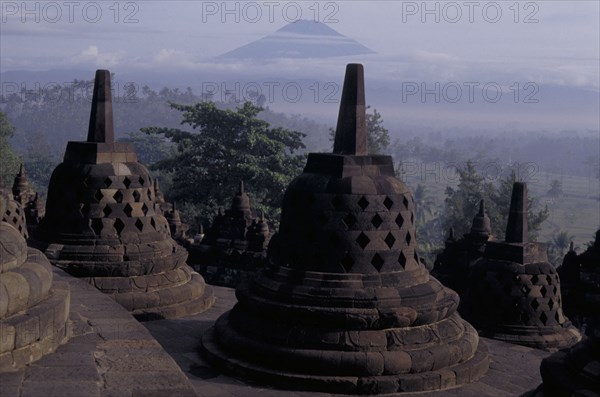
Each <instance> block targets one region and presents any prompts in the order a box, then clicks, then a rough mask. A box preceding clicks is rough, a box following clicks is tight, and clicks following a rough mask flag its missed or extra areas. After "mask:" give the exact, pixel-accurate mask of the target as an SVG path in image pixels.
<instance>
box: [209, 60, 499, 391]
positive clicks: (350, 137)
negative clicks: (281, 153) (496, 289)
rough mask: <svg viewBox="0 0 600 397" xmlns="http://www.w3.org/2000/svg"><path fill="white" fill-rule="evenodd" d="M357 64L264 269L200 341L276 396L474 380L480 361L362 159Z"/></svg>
mask: <svg viewBox="0 0 600 397" xmlns="http://www.w3.org/2000/svg"><path fill="white" fill-rule="evenodd" d="M363 82H364V77H363V67H362V65H358V64H350V65H348V66H347V69H346V77H345V81H344V88H343V94H342V101H341V105H340V113H339V119H338V125H337V131H336V136H335V145H334V152H333V153H332V154H326V153H311V154H310V155H309V157H308V162H307V164H306V167H305V169H304V173H303V174H302V175H300V176H299V177H297V178H296V179H295V180H294V181H293V182H292V183H291V184H290V186H289V187H288V189H287V191H286V193H285V196H284V200H283V208H282V215H281V226H280V229H279V233H278V234H277V235H276V236H274V237H273V239H272V241H271V245H270V247H269V255H270V257H271V258H272V264H271V265H270V267H269V269H267V270H265V271H264V272H261V273H259V275H258V276H257V278H256V279H255V280H254V281H252V282H249V283H244V284H242V285H241V286H240V287H239V288H238V289H237V297H238V300H239V302H238V304H237V305H236V306H235V307H234V308H233V309H232V310H231V311H229V312H227V313H225V314H224V315H223V316H222V317H220V318H219V319H218V320H217V322H216V323H215V326H214V328H211V329H210V330H209V331H207V332H206V333H205V334H204V335H203V339H202V343H203V347H202V349H203V353H204V354H205V355H206V357H207V358H208V359H209V360H212V361H213V362H214V363H215V364H217V365H220V366H222V367H223V368H225V369H227V370H229V371H230V372H233V373H236V374H238V375H240V376H243V377H248V378H253V379H256V380H259V381H261V382H265V383H269V384H272V385H275V386H279V387H282V388H293V389H305V390H318V391H323V392H333V393H355V394H378V393H393V392H414V391H424V390H438V389H444V388H448V387H453V386H457V385H462V384H465V383H468V382H472V381H475V380H476V379H478V378H479V377H481V376H482V375H483V374H484V373H485V372H486V371H487V369H488V365H489V360H488V356H487V353H486V351H485V349H484V348H483V347H482V345H481V344H479V337H478V335H477V332H476V331H475V330H474V329H473V327H471V326H470V325H469V324H468V323H467V322H466V321H464V320H463V319H461V317H460V316H459V315H458V313H457V312H456V308H457V306H458V296H457V294H456V293H455V292H453V291H451V290H449V289H447V288H444V287H443V286H442V285H441V284H440V283H439V282H438V281H437V280H435V279H434V278H432V277H431V276H430V275H429V272H428V271H427V269H426V268H425V266H424V265H423V263H422V262H421V260H420V259H419V256H418V254H417V250H416V248H417V242H416V240H415V225H414V202H413V198H412V195H411V193H410V191H409V190H408V188H407V187H406V186H405V185H404V184H403V183H402V182H401V181H399V180H397V179H396V178H395V177H394V168H393V163H392V159H391V157H389V156H375V155H368V154H367V140H366V126H365V99H364V86H363V84H364V83H363Z"/></svg>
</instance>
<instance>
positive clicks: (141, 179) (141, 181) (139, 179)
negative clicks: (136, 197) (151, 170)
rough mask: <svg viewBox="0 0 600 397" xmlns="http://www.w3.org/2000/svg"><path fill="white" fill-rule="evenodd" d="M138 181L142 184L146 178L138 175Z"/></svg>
mask: <svg viewBox="0 0 600 397" xmlns="http://www.w3.org/2000/svg"><path fill="white" fill-rule="evenodd" d="M138 182H139V183H140V185H142V186H144V183H146V180H145V179H144V178H143V177H141V176H140V177H139V178H138Z"/></svg>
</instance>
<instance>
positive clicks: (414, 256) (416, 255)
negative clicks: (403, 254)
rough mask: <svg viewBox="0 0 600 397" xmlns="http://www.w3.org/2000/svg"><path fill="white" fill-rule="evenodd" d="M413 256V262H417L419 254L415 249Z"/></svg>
mask: <svg viewBox="0 0 600 397" xmlns="http://www.w3.org/2000/svg"><path fill="white" fill-rule="evenodd" d="M413 258H415V262H417V263H419V255H418V254H417V251H415V253H414V255H413Z"/></svg>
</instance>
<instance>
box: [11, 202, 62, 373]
mask: <svg viewBox="0 0 600 397" xmlns="http://www.w3.org/2000/svg"><path fill="white" fill-rule="evenodd" d="M9 203H10V207H11V208H12V210H13V211H16V210H19V211H20V210H21V206H20V204H18V203H17V202H15V201H14V200H13V199H12V197H10V194H9V193H8V192H6V191H0V213H3V214H6V213H7V208H9V205H8V204H9ZM11 223H12V222H11ZM11 223H8V222H4V221H3V222H1V223H0V242H1V244H0V247H1V248H0V254H1V255H0V263H1V264H0V372H14V371H19V370H20V369H22V368H23V367H24V366H25V365H27V364H30V363H31V362H33V361H36V360H39V359H40V358H41V357H42V356H43V355H45V354H48V353H50V352H52V351H54V350H55V349H56V348H57V347H58V346H59V345H60V344H62V343H64V342H65V341H66V340H67V339H68V338H69V336H70V325H69V323H68V321H67V319H68V314H69V302H70V301H69V296H70V295H69V288H68V287H67V286H66V285H65V284H63V283H57V282H53V280H52V279H53V277H52V272H51V267H50V263H49V262H48V259H46V257H45V256H44V255H43V254H41V253H40V252H39V251H37V250H34V249H31V248H27V245H26V243H25V238H24V235H23V234H24V233H23V230H24V231H25V232H26V231H27V228H26V226H25V225H23V228H24V229H22V230H21V231H19V230H18V229H17V228H15V227H14V226H13V225H12V224H11ZM25 234H26V233H25Z"/></svg>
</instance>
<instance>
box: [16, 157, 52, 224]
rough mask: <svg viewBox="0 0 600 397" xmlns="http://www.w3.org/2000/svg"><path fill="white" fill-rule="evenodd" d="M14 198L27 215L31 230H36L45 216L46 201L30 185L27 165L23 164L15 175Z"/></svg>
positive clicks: (26, 219) (26, 218)
mask: <svg viewBox="0 0 600 397" xmlns="http://www.w3.org/2000/svg"><path fill="white" fill-rule="evenodd" d="M12 193H13V198H14V199H15V201H16V202H17V203H19V204H20V207H21V210H22V211H23V213H24V215H25V221H26V222H27V229H28V231H29V232H32V231H33V230H35V229H36V228H37V227H38V225H39V224H40V221H41V219H42V218H43V217H44V213H45V208H44V202H43V200H41V199H40V196H39V195H38V194H37V192H35V191H34V190H33V189H32V188H31V186H29V178H27V174H26V173H25V166H24V165H23V164H21V166H20V167H19V172H18V173H17V175H15V179H14V181H13V186H12Z"/></svg>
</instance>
